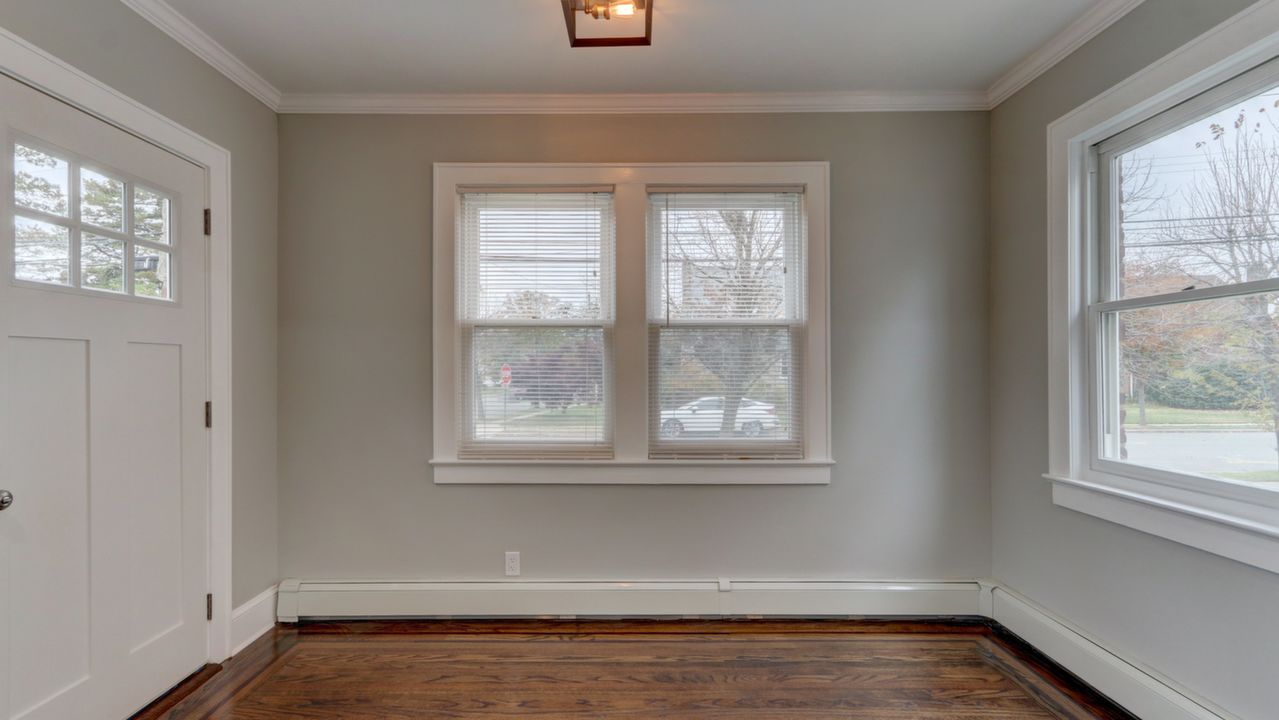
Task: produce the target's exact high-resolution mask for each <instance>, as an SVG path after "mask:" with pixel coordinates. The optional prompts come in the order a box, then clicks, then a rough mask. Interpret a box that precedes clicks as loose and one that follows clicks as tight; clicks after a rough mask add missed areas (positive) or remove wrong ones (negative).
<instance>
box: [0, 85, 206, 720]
mask: <svg viewBox="0 0 1279 720" xmlns="http://www.w3.org/2000/svg"><path fill="white" fill-rule="evenodd" d="M0 133H2V135H0V137H2V139H3V146H2V147H3V150H2V152H3V154H4V156H5V159H4V161H3V162H0V169H2V170H0V176H2V179H0V208H2V209H0V238H2V240H0V242H2V244H3V248H2V249H0V489H3V490H5V491H8V492H9V493H11V494H12V497H13V502H12V504H11V505H10V506H9V507H8V508H6V509H4V510H3V511H0V720H16V719H17V718H23V719H24V720H80V719H84V720H122V719H123V718H127V717H128V716H129V715H130V714H132V713H133V712H134V711H136V710H137V709H139V708H140V707H142V706H143V705H145V704H147V703H148V702H150V701H151V700H152V699H154V698H155V697H157V696H158V695H160V694H162V693H163V692H165V691H166V690H167V689H168V688H170V687H171V686H173V685H174V684H176V683H177V682H179V681H180V680H182V679H183V678H184V677H185V676H187V675H188V674H190V673H192V672H194V671H195V670H197V669H199V668H200V667H201V666H202V665H203V664H204V663H205V662H206V659H207V657H208V654H207V631H206V627H207V626H206V621H205V593H206V592H207V590H208V503H209V499H208V492H209V491H208V488H209V484H208V483H209V481H208V467H209V447H208V438H207V435H206V432H207V431H206V430H205V428H204V401H205V399H206V397H207V387H206V385H207V373H208V370H207V364H208V363H207V352H206V348H205V344H206V337H207V332H206V327H207V320H206V310H205V306H206V278H207V276H206V267H207V257H206V256H207V246H206V241H205V237H204V233H203V208H204V198H205V187H204V177H205V176H204V172H203V170H202V169H200V168H198V167H196V166H195V165H192V164H191V163H189V162H187V161H185V160H182V159H180V158H178V157H176V156H175V155H172V154H170V153H168V152H165V151H163V150H160V149H159V148H157V147H155V146H153V145H150V144H148V143H146V142H144V141H142V140H140V139H138V138H136V137H134V136H132V135H130V134H128V133H125V132H123V131H121V130H119V129H117V128H115V127H113V126H111V125H108V124H106V123H104V122H102V121H100V120H98V119H96V118H93V117H91V116H89V115H87V114H85V113H82V112H80V111H78V110H76V109H74V108H72V107H70V106H68V105H66V104H64V103H62V102H59V101H57V100H55V99H53V98H51V97H49V96H47V95H44V94H42V93H40V92H37V91H35V90H32V89H31V88H29V87H27V86H25V85H22V84H20V83H18V82H15V81H13V80H11V79H9V78H7V77H4V76H0ZM0 498H2V496H0ZM0 504H3V503H0Z"/></svg>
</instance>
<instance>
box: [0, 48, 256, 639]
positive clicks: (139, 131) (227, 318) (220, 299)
mask: <svg viewBox="0 0 1279 720" xmlns="http://www.w3.org/2000/svg"><path fill="white" fill-rule="evenodd" d="M0 74H4V75H8V76H10V77H13V78H14V79H16V80H20V81H21V82H24V83H26V84H28V85H31V86H32V87H35V88H37V89H39V90H41V91H43V92H45V93H48V94H49V95H52V96H53V97H56V98H59V99H61V100H63V101H64V102H67V103H69V104H71V105H72V106H74V107H77V108H79V109H81V110H83V111H84V112H87V113H89V114H90V115H94V116H96V117H98V118H100V119H102V120H103V121H105V122H107V123H110V124H111V125H114V126H116V127H118V128H120V129H122V130H124V131H126V132H129V133H132V134H134V135H137V136H138V137H141V138H143V139H145V140H147V141H148V142H151V143H153V144H155V145H157V146H159V147H162V148H164V149H166V150H168V151H169V152H172V153H174V154H175V155H178V156H180V157H183V158H186V159H187V160H189V161H191V162H193V163H195V164H196V165H199V166H200V167H202V168H204V170H205V173H206V178H207V182H206V186H207V188H208V190H207V192H208V197H207V198H205V202H206V205H205V207H208V208H211V209H212V220H213V234H212V236H211V237H210V238H209V247H210V249H209V268H208V269H209V354H210V355H209V393H210V395H209V399H210V400H212V401H213V407H214V409H215V413H214V423H213V430H212V433H211V436H210V447H209V449H210V453H209V459H210V468H209V592H212V593H213V620H212V621H211V622H210V623H209V636H208V650H209V662H214V663H216V662H221V661H223V660H225V659H226V658H227V657H229V656H230V654H231V418H232V414H231V153H230V152H228V151H227V150H226V149H225V148H222V147H220V146H218V145H217V144H215V143H212V142H210V141H209V140H207V139H205V138H203V137H201V136H200V135H197V134H196V133H194V132H191V131H190V130H188V129H186V128H185V127H182V126H181V125H179V124H178V123H176V122H174V121H172V120H170V119H168V118H166V117H164V116H163V115H161V114H159V113H157V112H155V111H154V110H151V109H150V108H148V107H146V106H144V105H142V104H141V103H138V102H137V101H135V100H133V99H131V98H129V97H127V96H125V95H124V94H122V93H120V92H118V91H116V90H114V89H112V88H111V87H108V86H107V85H105V84H103V83H101V82H99V81H98V80H96V79H94V78H93V77H90V76H89V75H87V74H85V73H83V72H81V71H80V70H78V69H77V68H75V67H72V66H71V65H68V64H67V63H65V62H63V61H61V60H59V59H58V58H56V57H54V56H53V55H50V54H49V53H47V52H45V51H44V50H41V49H40V48H38V47H36V46H34V45H32V44H31V43H29V42H27V41H26V40H23V39H22V38H20V37H18V36H17V35H14V34H13V33H11V32H9V31H8V30H6V29H4V28H2V27H0Z"/></svg>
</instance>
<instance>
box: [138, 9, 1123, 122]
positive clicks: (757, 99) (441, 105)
mask: <svg viewBox="0 0 1279 720" xmlns="http://www.w3.org/2000/svg"><path fill="white" fill-rule="evenodd" d="M120 1H121V2H122V3H124V4H125V5H127V6H128V7H129V8H131V9H132V10H133V11H134V12H136V13H138V14H139V15H141V16H142V17H143V18H145V19H146V20H148V21H150V22H151V24H153V25H155V26H156V27H158V28H159V29H161V30H163V31H164V32H165V33H166V34H168V35H169V36H170V37H172V38H173V39H175V40H177V41H178V42H179V43H181V44H182V45H183V46H184V47H186V48H187V49H188V50H190V51H191V52H193V53H195V54H196V56H198V57H199V58H200V59H202V60H204V61H205V62H207V63H208V64H209V65H211V66H213V67H214V68H215V69H216V70H218V71H219V72H221V73H222V74H223V75H225V76H227V77H228V78H229V79H230V80H231V81H232V82H234V83H235V84H237V85H239V86H240V87H242V88H244V90H245V91H247V92H248V93H250V94H251V95H253V96H254V97H256V98H257V99H258V100H260V101H262V103H264V104H265V105H266V106H267V107H269V108H271V109H272V110H274V111H276V112H278V113H289V114H316V113H319V114H387V115H397V114H398V115H417V114H421V115H428V114H431V115H497V114H513V115H553V114H657V113H801V112H925V111H959V110H991V109H993V108H995V107H996V106H997V105H999V104H1000V103H1002V102H1003V101H1004V100H1007V99H1008V98H1009V97H1011V96H1012V95H1013V94H1014V93H1016V92H1017V91H1018V90H1020V89H1022V88H1024V87H1025V86H1026V85H1029V84H1030V83H1031V82H1032V81H1033V80H1034V79H1035V78H1037V77H1039V76H1040V75H1042V74H1044V73H1045V72H1047V71H1048V70H1049V69H1051V68H1052V67H1053V66H1054V65H1056V64H1057V63H1059V62H1061V61H1062V60H1063V59H1065V58H1066V57H1067V56H1069V55H1070V54H1071V53H1072V52H1074V51H1075V50H1077V49H1079V48H1080V47H1081V46H1082V45H1083V44H1084V43H1086V42H1088V41H1089V40H1091V39H1092V38H1094V37H1096V36H1097V35H1098V34H1099V33H1101V32H1102V31H1103V30H1105V29H1106V28H1108V27H1110V26H1111V25H1112V24H1114V23H1115V22H1116V21H1117V20H1119V19H1120V18H1122V17H1123V16H1125V15H1127V14H1128V13H1129V12H1131V11H1132V10H1133V9H1134V8H1136V7H1137V6H1138V5H1140V4H1141V3H1142V2H1144V0H1100V2H1098V4H1097V5H1095V6H1093V7H1092V8H1091V9H1090V10H1089V11H1088V12H1086V13H1085V14H1084V15H1083V16H1082V17H1080V18H1079V19H1078V20H1076V21H1075V22H1073V23H1071V24H1070V26H1069V27H1067V28H1066V29H1065V30H1063V31H1061V32H1060V33H1058V34H1057V35H1056V36H1054V37H1053V38H1052V39H1051V40H1049V41H1048V43H1047V44H1045V45H1044V46H1043V47H1041V48H1040V49H1038V50H1036V51H1035V52H1034V53H1032V54H1031V55H1029V56H1028V57H1026V58H1025V59H1024V60H1022V61H1021V62H1020V63H1018V64H1017V65H1016V66H1015V67H1013V68H1012V69H1011V70H1009V71H1008V72H1007V73H1005V74H1004V75H1003V76H1002V77H1000V78H999V79H998V80H996V81H995V83H994V84H993V85H991V86H990V88H989V89H988V90H986V91H985V92H982V91H949V90H943V91H937V92H919V93H899V92H776V93H659V94H612V95H605V94H599V95H588V94H518V93H516V94H481V93H475V94H436V93H425V94H365V93H353V94H287V95H286V94H284V93H282V92H281V91H280V90H279V89H278V88H276V87H275V86H274V85H272V84H271V83H270V82H269V81H267V80H266V79H265V78H263V77H262V76H261V75H259V74H258V73H256V72H254V71H253V69H252V68H250V67H249V66H248V65H246V64H245V63H244V62H242V61H241V60H240V59H239V58H238V57H236V56H235V55H233V54H232V53H231V52H230V51H229V50H227V49H226V48H225V47H223V46H222V45H221V44H219V43H218V42H217V41H216V40H214V39H213V38H212V37H210V36H209V35H208V34H207V33H205V32H204V31H203V30H201V29H200V28H198V27H196V25H195V24H194V23H192V22H191V21H190V20H188V19H187V18H186V17H185V16H183V15H182V14H181V13H179V12H178V11H177V10H174V9H173V8H172V7H171V6H170V5H169V4H168V3H167V2H165V0H120Z"/></svg>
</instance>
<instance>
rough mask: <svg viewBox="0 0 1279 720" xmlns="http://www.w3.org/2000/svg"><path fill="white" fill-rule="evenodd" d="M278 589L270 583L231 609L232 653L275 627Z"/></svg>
mask: <svg viewBox="0 0 1279 720" xmlns="http://www.w3.org/2000/svg"><path fill="white" fill-rule="evenodd" d="M278 590H279V588H278V586H276V585H272V586H271V587H269V588H267V589H266V590H263V591H262V592H261V593H259V594H258V595H257V597H255V598H253V599H252V600H249V601H248V602H246V603H244V604H243V605H241V606H239V607H237V608H236V609H235V610H232V611H231V654H232V655H235V654H236V653H238V652H240V651H241V650H243V649H244V648H246V647H248V646H249V643H251V642H253V641H254V640H257V639H258V638H260V637H262V636H263V635H265V634H266V633H267V631H269V630H270V629H271V628H273V627H275V610H276V595H277V594H278Z"/></svg>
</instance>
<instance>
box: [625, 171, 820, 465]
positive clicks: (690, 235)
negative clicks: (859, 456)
mask: <svg viewBox="0 0 1279 720" xmlns="http://www.w3.org/2000/svg"><path fill="white" fill-rule="evenodd" d="M649 190H650V194H649V213H648V274H647V288H648V303H647V304H648V327H649V341H648V342H649V410H648V413H649V457H650V458H652V459H675V458H688V459H765V458H767V459H793V458H802V457H803V455H804V432H803V430H804V429H803V417H804V409H803V397H804V392H803V386H804V378H803V370H804V367H805V363H804V348H805V345H806V343H805V337H804V336H805V331H806V320H807V305H808V303H807V296H806V277H807V267H806V257H805V256H806V246H807V232H806V227H805V217H804V212H803V208H804V196H803V190H802V188H775V189H761V188H741V189H737V188H716V189H697V188H687V189H682V188H662V187H650V188H649Z"/></svg>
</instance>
